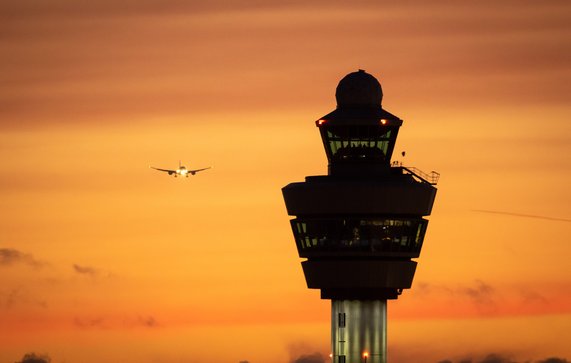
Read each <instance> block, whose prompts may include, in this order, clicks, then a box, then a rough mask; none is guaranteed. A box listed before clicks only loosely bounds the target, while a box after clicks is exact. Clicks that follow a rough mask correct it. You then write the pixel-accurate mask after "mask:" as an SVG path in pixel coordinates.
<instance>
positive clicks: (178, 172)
mask: <svg viewBox="0 0 571 363" xmlns="http://www.w3.org/2000/svg"><path fill="white" fill-rule="evenodd" d="M150 168H151V169H155V170H158V171H164V172H165V173H169V175H174V177H175V178H176V177H178V176H179V175H180V176H185V177H187V178H188V174H190V175H194V174H196V173H198V172H199V171H203V170H207V169H210V168H211V167H210V166H209V167H208V168H202V169H194V170H190V169H187V168H186V167H185V166H183V165H181V163H180V161H179V162H178V169H176V170H172V169H160V168H155V167H154V166H151V167H150Z"/></svg>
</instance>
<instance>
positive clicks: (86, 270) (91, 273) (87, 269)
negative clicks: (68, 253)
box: [73, 264, 99, 277]
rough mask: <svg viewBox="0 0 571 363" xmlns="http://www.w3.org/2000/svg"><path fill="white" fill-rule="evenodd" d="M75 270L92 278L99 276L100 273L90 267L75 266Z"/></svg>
mask: <svg viewBox="0 0 571 363" xmlns="http://www.w3.org/2000/svg"><path fill="white" fill-rule="evenodd" d="M73 270H74V271H75V272H77V273H78V274H80V275H88V276H91V277H95V276H97V275H98V274H99V271H98V270H97V269H96V268H94V267H90V266H80V265H77V264H73Z"/></svg>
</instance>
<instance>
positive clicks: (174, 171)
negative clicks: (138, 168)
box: [150, 166, 176, 175]
mask: <svg viewBox="0 0 571 363" xmlns="http://www.w3.org/2000/svg"><path fill="white" fill-rule="evenodd" d="M150 168H151V169H155V170H158V171H164V172H165V173H169V175H172V174H175V173H176V170H170V169H160V168H155V167H154V166H150Z"/></svg>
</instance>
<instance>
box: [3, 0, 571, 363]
mask: <svg viewBox="0 0 571 363" xmlns="http://www.w3.org/2000/svg"><path fill="white" fill-rule="evenodd" d="M570 19H571V2H570V1H568V0H544V1H537V0H517V1H516V0H501V1H500V0H465V1H461V0H459V1H448V0H446V1H445V0H436V1H421V0H403V1H381V0H375V1H359V0H357V1H350V2H349V1H347V2H345V1H339V0H317V1H297V0H290V1H288V0H286V1H279V2H278V1H273V0H268V1H261V0H209V1H205V0H202V1H197V0H187V1H182V0H124V1H117V0H97V1H77V0H75V1H72V0H2V1H1V2H0V363H13V362H16V361H18V360H20V359H21V358H22V357H23V356H24V354H26V353H29V352H36V353H39V354H46V355H48V356H50V357H51V359H52V363H101V362H105V363H115V362H117V363H182V362H209V363H238V362H240V361H248V362H249V363H292V362H301V361H303V359H299V358H300V357H303V356H306V357H307V356H310V355H313V356H314V357H317V355H315V353H319V354H321V355H323V356H326V355H328V354H329V341H330V340H329V339H330V338H329V336H330V325H329V324H330V322H329V319H330V305H329V301H326V300H320V298H319V291H317V290H309V289H307V288H306V284H305V280H304V277H303V273H302V270H301V266H300V262H301V259H300V258H299V257H298V255H297V251H296V248H295V243H294V241H293V237H292V233H291V230H290V227H289V222H288V220H289V219H290V217H289V216H287V213H286V210H285V206H284V203H283V199H282V195H281V188H282V187H283V186H285V185H287V184H288V183H290V182H294V181H302V180H303V178H304V177H305V176H306V175H320V174H325V173H326V172H327V160H326V157H325V152H324V151H323V149H322V144H321V140H320V138H319V133H318V130H317V128H316V127H315V124H314V121H315V120H316V119H318V118H319V117H321V116H323V115H325V114H327V113H328V112H330V111H332V110H333V109H334V108H335V98H334V94H335V87H336V86H337V83H338V82H339V80H340V79H341V78H342V77H343V76H345V75H346V74H347V73H350V72H353V71H356V70H357V69H364V70H366V71H367V72H368V73H370V74H372V75H374V76H375V77H377V79H379V81H380V82H381V84H382V87H383V91H384V99H383V107H384V108H385V109H387V110H388V111H390V112H392V113H394V114H396V115H398V116H399V117H400V118H402V119H403V120H404V124H403V126H402V127H401V129H400V132H399V138H398V140H397V145H396V148H395V151H396V153H395V155H398V154H400V151H403V150H406V158H405V159H404V160H403V163H404V164H405V165H409V166H415V167H418V168H420V169H422V170H425V171H431V170H436V171H438V172H440V173H441V175H442V176H441V180H440V182H439V184H438V186H437V187H438V194H437V198H436V202H435V207H434V209H433V213H432V215H431V216H430V217H429V219H430V223H429V227H428V232H427V235H426V239H425V243H424V248H423V251H422V254H421V257H420V259H419V260H418V262H419V266H418V268H417V272H416V275H415V280H414V284H413V288H412V289H411V290H407V291H405V292H404V293H403V295H402V296H401V297H400V298H399V300H398V301H392V302H390V303H389V307H388V313H389V322H388V325H389V327H388V329H389V336H388V342H389V360H390V362H391V363H409V362H410V363H437V362H439V361H443V360H450V361H451V362H454V363H456V362H457V361H460V360H462V359H468V360H472V361H473V362H474V363H477V362H480V361H481V360H482V359H483V358H484V357H486V356H488V355H490V354H495V355H496V357H501V358H498V359H501V360H502V361H505V362H508V361H509V362H514V363H524V362H530V363H535V362H538V361H543V360H545V359H546V358H549V357H558V358H560V359H567V360H571V344H570V343H569V342H570V341H571V333H570V332H571V263H570V261H569V256H570V255H571V237H570V236H571V189H570V185H571V183H570V181H571V121H570V119H571V103H570V100H571V41H570V40H571V22H570ZM179 160H181V161H182V162H183V165H186V166H187V167H189V168H201V167H207V166H212V167H213V168H212V170H208V171H205V172H202V173H200V174H199V175H197V176H194V177H189V178H188V179H186V178H184V179H181V178H177V179H175V178H173V177H169V176H168V175H166V174H164V173H159V172H157V171H154V170H152V169H149V166H150V165H153V166H157V167H162V168H172V167H176V166H177V165H178V161H179ZM399 160H401V159H399ZM306 361H309V360H307V359H306Z"/></svg>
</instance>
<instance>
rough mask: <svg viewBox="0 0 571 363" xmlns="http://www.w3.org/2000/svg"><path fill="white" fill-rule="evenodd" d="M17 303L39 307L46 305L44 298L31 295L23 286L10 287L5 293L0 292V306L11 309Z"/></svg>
mask: <svg viewBox="0 0 571 363" xmlns="http://www.w3.org/2000/svg"><path fill="white" fill-rule="evenodd" d="M17 305H28V306H30V305H31V306H36V307H41V308H47V307H48V304H47V302H46V301H45V300H41V299H38V298H36V297H34V296H31V295H30V293H28V292H27V291H26V290H24V289H23V288H16V289H12V290H10V291H8V292H7V293H4V292H0V307H4V308H6V309H11V308H13V307H14V306H17Z"/></svg>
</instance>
